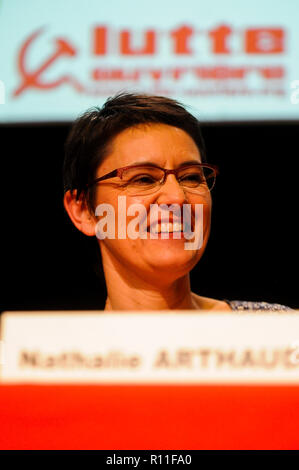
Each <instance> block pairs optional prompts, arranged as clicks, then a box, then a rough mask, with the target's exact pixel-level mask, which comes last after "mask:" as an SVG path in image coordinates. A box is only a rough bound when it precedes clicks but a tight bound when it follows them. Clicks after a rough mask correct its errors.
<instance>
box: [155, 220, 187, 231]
mask: <svg viewBox="0 0 299 470" xmlns="http://www.w3.org/2000/svg"><path fill="white" fill-rule="evenodd" d="M183 230H184V225H183V224H180V223H178V222H175V223H174V224H173V223H171V222H169V223H162V224H156V225H154V226H152V227H151V232H152V233H173V232H182V231H183Z"/></svg>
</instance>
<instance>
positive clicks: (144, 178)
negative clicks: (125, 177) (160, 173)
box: [129, 175, 156, 185]
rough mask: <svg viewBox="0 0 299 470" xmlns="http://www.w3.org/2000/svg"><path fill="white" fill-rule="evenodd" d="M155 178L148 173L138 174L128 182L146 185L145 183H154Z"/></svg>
mask: <svg viewBox="0 0 299 470" xmlns="http://www.w3.org/2000/svg"><path fill="white" fill-rule="evenodd" d="M155 182H156V180H155V178H153V177H152V176H150V175H139V176H135V177H134V178H132V179H131V180H130V181H129V184H140V185H146V184H153V183H155Z"/></svg>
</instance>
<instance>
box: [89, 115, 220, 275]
mask: <svg viewBox="0 0 299 470" xmlns="http://www.w3.org/2000/svg"><path fill="white" fill-rule="evenodd" d="M190 161H195V162H200V161H201V157H200V154H199V150H198V148H197V146H196V144H195V142H194V141H193V139H192V138H191V137H190V136H189V135H188V134H187V133H186V132H184V131H183V130H181V129H179V128H176V127H173V126H168V125H165V124H148V125H142V126H141V125H140V126H136V127H131V128H128V129H126V130H124V131H123V132H121V133H120V134H118V135H117V136H116V137H115V138H114V140H113V142H112V146H111V151H110V153H109V154H108V156H107V157H106V158H105V159H104V160H103V161H102V162H101V164H100V165H99V167H98V170H97V175H96V177H100V176H103V175H105V174H106V173H109V172H110V171H113V170H114V169H116V168H121V167H125V166H129V165H133V164H139V163H142V162H147V163H148V162H151V163H153V164H155V165H158V166H159V167H162V168H167V169H176V168H177V167H179V166H180V165H182V164H183V163H184V162H190ZM118 183H121V181H120V180H119V179H118V178H113V179H108V180H105V181H103V182H100V183H98V185H97V187H96V196H95V204H96V206H98V205H99V204H110V205H112V206H113V208H114V211H115V239H109V238H105V239H103V240H99V243H100V248H101V253H102V259H103V264H104V269H105V267H107V266H110V267H111V268H113V269H118V270H119V269H125V271H126V272H127V273H131V274H133V275H135V276H138V277H139V278H141V279H143V280H145V281H150V282H151V283H157V282H158V283H159V284H161V283H163V282H164V281H165V282H169V281H174V280H176V279H178V278H180V277H182V276H183V275H185V274H187V273H188V272H189V271H190V270H191V269H192V268H193V267H194V266H195V265H196V263H197V262H198V261H199V259H200V258H201V256H202V254H203V252H204V249H205V246H206V243H207V241H208V237H209V232H210V219H211V196H210V192H209V191H206V193H205V194H196V193H194V192H188V191H186V190H185V189H184V188H182V186H181V185H180V184H179V183H178V181H177V180H176V177H175V175H173V174H170V175H168V176H167V178H166V181H165V183H164V184H163V185H161V186H160V187H159V189H158V190H157V191H156V192H154V193H153V194H147V195H137V196H136V195H132V194H128V193H127V191H126V188H125V187H123V186H122V185H121V184H118ZM118 196H125V197H126V207H127V208H128V207H129V206H130V205H131V204H136V203H138V204H142V205H143V206H144V207H145V210H146V218H147V227H148V230H150V222H151V220H150V207H151V204H157V205H158V206H160V205H161V204H167V205H171V204H178V205H179V206H180V208H181V209H182V208H183V205H184V204H190V205H191V212H192V218H193V219H194V215H195V214H194V213H195V204H202V205H203V224H202V225H203V226H202V227H200V230H203V243H202V246H201V248H200V249H192V250H187V249H185V243H186V242H187V241H188V240H186V239H185V238H184V236H183V233H182V234H181V238H180V239H175V238H174V237H173V235H172V234H171V233H170V234H169V238H168V239H163V238H162V237H161V234H159V235H158V238H157V239H151V238H150V234H149V233H148V237H147V239H142V238H137V239H132V238H130V237H128V236H126V238H125V239H118V215H119V211H120V208H119V207H118ZM182 214H183V211H182ZM133 218H134V217H133V216H132V217H126V225H127V226H128V223H129V222H130V220H132V219H133ZM162 218H163V217H162ZM170 220H172V219H171V213H170ZM155 222H158V223H159V222H161V216H160V218H159V219H158V220H156V221H155ZM169 227H170V226H169ZM169 227H168V230H171V229H169ZM193 229H194V227H193ZM191 241H192V240H191Z"/></svg>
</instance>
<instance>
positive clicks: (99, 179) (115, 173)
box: [86, 170, 118, 188]
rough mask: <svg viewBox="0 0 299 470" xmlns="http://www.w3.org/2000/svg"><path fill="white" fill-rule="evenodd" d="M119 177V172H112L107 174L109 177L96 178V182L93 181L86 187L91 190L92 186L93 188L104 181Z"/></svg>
mask: <svg viewBox="0 0 299 470" xmlns="http://www.w3.org/2000/svg"><path fill="white" fill-rule="evenodd" d="M117 175H118V170H113V171H110V173H107V175H104V176H100V177H99V178H96V179H95V180H93V181H92V182H91V183H88V184H87V185H86V187H87V188H89V187H90V186H93V185H94V184H96V183H98V182H99V181H104V180H107V179H108V178H113V177H114V176H117Z"/></svg>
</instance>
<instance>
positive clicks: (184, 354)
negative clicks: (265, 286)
mask: <svg viewBox="0 0 299 470" xmlns="http://www.w3.org/2000/svg"><path fill="white" fill-rule="evenodd" d="M144 363H145V361H144V360H143V358H142V356H141V355H138V354H132V355H130V354H124V353H122V352H120V351H108V352H107V353H101V354H93V355H91V354H84V353H82V352H78V351H70V352H62V353H60V354H45V353H43V352H41V351H28V350H21V351H20V353H19V361H18V364H19V367H22V368H34V369H36V368H37V369H38V368H43V369H99V370H101V369H114V370H115V369H130V370H140V369H142V367H143V366H144ZM252 367H254V368H256V367H259V368H264V369H273V368H283V369H285V368H287V369H289V368H294V367H299V346H297V347H289V346H287V347H285V348H281V349H279V348H276V349H270V348H261V349H250V348H247V349H243V350H237V349H228V350H224V349H223V350H222V349H220V348H217V349H212V348H199V349H188V348H185V349H184V348H181V349H178V350H175V351H170V350H168V349H161V350H159V351H157V353H156V354H155V355H154V359H153V361H152V368H154V369H178V368H180V369H182V368H183V369H198V368H200V369H210V368H212V369H214V368H217V369H219V368H230V369H231V368H234V369H235V368H252Z"/></svg>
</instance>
